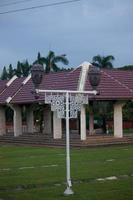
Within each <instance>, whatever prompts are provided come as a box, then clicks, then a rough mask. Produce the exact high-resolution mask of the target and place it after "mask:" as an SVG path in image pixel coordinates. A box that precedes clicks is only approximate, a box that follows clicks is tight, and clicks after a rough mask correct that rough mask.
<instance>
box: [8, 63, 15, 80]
mask: <svg viewBox="0 0 133 200" xmlns="http://www.w3.org/2000/svg"><path fill="white" fill-rule="evenodd" d="M13 76H14V69H13V67H12V64H10V65H9V69H8V78H9V79H11V78H12V77H13Z"/></svg>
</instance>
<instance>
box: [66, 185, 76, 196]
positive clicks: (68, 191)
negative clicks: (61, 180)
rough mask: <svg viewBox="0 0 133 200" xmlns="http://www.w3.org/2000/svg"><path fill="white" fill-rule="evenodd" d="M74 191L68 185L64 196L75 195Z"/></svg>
mask: <svg viewBox="0 0 133 200" xmlns="http://www.w3.org/2000/svg"><path fill="white" fill-rule="evenodd" d="M73 194H74V192H73V191H72V189H71V188H70V187H67V188H66V190H65V192H64V196H69V195H73Z"/></svg>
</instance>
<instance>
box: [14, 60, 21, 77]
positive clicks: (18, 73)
mask: <svg viewBox="0 0 133 200" xmlns="http://www.w3.org/2000/svg"><path fill="white" fill-rule="evenodd" d="M15 74H16V76H17V77H21V76H22V68H21V62H19V61H18V63H17V69H15Z"/></svg>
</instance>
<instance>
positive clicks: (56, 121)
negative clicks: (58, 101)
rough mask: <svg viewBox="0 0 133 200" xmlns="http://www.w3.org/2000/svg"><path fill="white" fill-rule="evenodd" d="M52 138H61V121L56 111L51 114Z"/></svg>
mask: <svg viewBox="0 0 133 200" xmlns="http://www.w3.org/2000/svg"><path fill="white" fill-rule="evenodd" d="M53 136H54V139H61V138H62V124H61V119H60V118H58V116H57V111H54V112H53Z"/></svg>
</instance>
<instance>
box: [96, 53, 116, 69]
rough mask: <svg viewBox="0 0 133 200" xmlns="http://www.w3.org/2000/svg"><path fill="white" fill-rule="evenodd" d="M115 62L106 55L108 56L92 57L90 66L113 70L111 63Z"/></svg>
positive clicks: (110, 56) (111, 57)
mask: <svg viewBox="0 0 133 200" xmlns="http://www.w3.org/2000/svg"><path fill="white" fill-rule="evenodd" d="M114 60H115V58H114V56H112V55H108V56H100V55H97V56H94V57H93V59H92V64H94V65H95V66H97V67H99V68H106V69H111V68H113V64H112V62H113V61H114Z"/></svg>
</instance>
